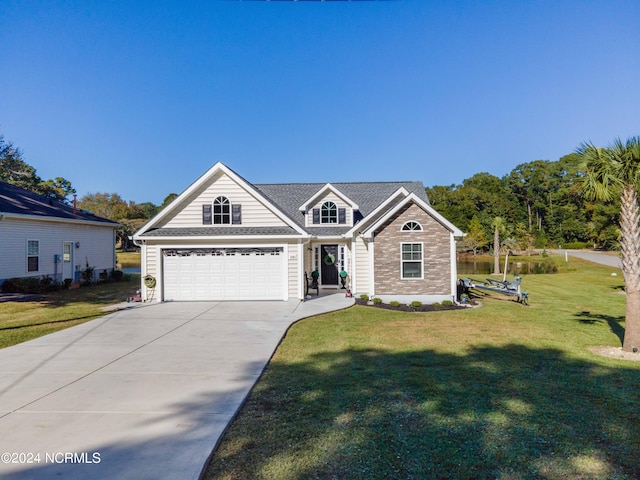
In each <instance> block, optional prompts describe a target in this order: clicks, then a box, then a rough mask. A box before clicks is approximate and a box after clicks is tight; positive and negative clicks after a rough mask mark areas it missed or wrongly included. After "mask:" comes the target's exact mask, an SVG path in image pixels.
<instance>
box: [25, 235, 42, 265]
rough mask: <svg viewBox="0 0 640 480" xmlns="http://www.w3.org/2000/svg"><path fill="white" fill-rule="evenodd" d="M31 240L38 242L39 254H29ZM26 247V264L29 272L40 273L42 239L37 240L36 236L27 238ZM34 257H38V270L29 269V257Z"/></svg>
mask: <svg viewBox="0 0 640 480" xmlns="http://www.w3.org/2000/svg"><path fill="white" fill-rule="evenodd" d="M30 242H36V244H37V245H38V254H37V255H29V243H30ZM26 249H27V264H26V270H27V273H38V272H39V271H40V240H37V239H35V238H29V239H27V245H26ZM32 257H36V258H37V259H38V268H37V269H36V270H29V258H32Z"/></svg>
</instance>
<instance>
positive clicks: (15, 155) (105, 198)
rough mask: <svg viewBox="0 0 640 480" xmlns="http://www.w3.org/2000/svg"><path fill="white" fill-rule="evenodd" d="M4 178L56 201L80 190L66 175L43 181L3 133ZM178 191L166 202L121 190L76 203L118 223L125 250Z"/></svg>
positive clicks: (0, 172)
mask: <svg viewBox="0 0 640 480" xmlns="http://www.w3.org/2000/svg"><path fill="white" fill-rule="evenodd" d="M0 181H2V182H6V183H11V184H13V185H16V186H18V187H22V188H24V189H26V190H29V191H32V192H35V193H38V194H40V195H44V196H45V197H48V198H50V199H52V200H56V201H59V202H62V203H66V204H70V203H71V201H72V200H73V197H72V196H73V195H75V193H76V189H75V188H73V186H72V184H71V182H70V181H69V180H67V179H65V178H63V177H56V178H54V179H49V180H43V179H42V178H40V176H39V175H38V174H37V171H36V169H35V168H34V167H33V166H31V165H29V164H28V163H27V162H26V161H25V160H24V158H23V154H22V151H21V150H20V149H19V148H17V147H15V146H14V145H13V144H12V143H11V142H8V141H6V140H5V139H4V137H3V136H2V135H0ZM176 196H177V195H176V194H175V193H172V194H170V195H168V196H167V197H166V198H165V199H164V202H163V203H162V205H154V204H153V203H151V202H143V203H136V202H133V201H127V200H124V199H123V198H122V197H120V195H118V194H117V193H89V194H86V195H84V196H82V197H81V198H79V199H77V201H76V206H77V208H80V209H82V210H86V211H89V212H91V213H93V214H94V215H97V216H99V217H102V218H107V219H109V220H113V221H114V222H118V223H119V224H120V226H119V227H118V230H117V232H116V235H117V239H118V243H119V244H120V246H121V248H122V249H123V250H130V249H131V248H132V247H133V245H132V243H131V240H130V239H129V237H130V236H131V235H133V234H134V233H135V232H136V230H138V229H139V228H140V227H142V226H143V225H144V224H145V223H146V222H147V221H148V220H149V219H151V218H152V217H154V216H155V215H156V214H157V213H158V212H160V210H162V209H163V208H164V207H165V206H167V205H168V204H169V203H170V202H171V201H173V199H174V198H176Z"/></svg>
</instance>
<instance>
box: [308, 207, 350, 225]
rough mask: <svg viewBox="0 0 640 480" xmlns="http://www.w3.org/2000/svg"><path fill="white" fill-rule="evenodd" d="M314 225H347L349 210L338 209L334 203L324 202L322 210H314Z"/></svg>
mask: <svg viewBox="0 0 640 480" xmlns="http://www.w3.org/2000/svg"><path fill="white" fill-rule="evenodd" d="M312 213H313V219H312V220H313V224H314V225H317V224H325V225H326V224H336V223H337V224H345V223H347V209H346V208H338V207H337V205H336V204H335V203H334V202H324V203H323V204H322V206H321V207H320V208H314V209H313V212H312Z"/></svg>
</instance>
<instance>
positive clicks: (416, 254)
mask: <svg viewBox="0 0 640 480" xmlns="http://www.w3.org/2000/svg"><path fill="white" fill-rule="evenodd" d="M400 248H401V249H402V251H401V256H402V278H403V279H409V278H422V244H421V243H403V244H402V245H401V247H400Z"/></svg>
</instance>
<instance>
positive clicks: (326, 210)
mask: <svg viewBox="0 0 640 480" xmlns="http://www.w3.org/2000/svg"><path fill="white" fill-rule="evenodd" d="M320 223H338V207H336V204H335V203H333V202H324V203H323V204H322V208H321V209H320Z"/></svg>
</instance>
